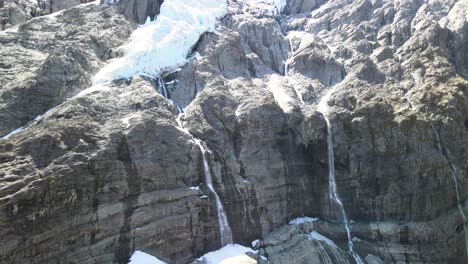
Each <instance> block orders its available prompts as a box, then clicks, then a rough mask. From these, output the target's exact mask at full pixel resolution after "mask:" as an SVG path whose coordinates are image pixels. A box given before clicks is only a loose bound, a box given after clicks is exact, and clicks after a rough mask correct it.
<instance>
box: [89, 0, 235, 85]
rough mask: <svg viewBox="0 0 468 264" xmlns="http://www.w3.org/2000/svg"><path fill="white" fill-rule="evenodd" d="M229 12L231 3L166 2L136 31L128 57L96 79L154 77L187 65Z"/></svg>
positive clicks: (127, 48) (211, 0)
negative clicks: (201, 40)
mask: <svg viewBox="0 0 468 264" xmlns="http://www.w3.org/2000/svg"><path fill="white" fill-rule="evenodd" d="M226 13H227V0H166V1H164V3H163V4H162V5H161V13H160V15H159V16H158V18H157V19H156V20H155V21H153V22H147V23H146V24H144V25H142V26H141V27H139V28H138V29H136V30H135V32H133V34H132V36H131V37H130V41H129V42H128V43H127V44H126V45H124V47H123V49H124V52H125V55H124V56H123V57H121V58H117V59H114V60H112V61H111V62H110V63H109V64H107V65H106V66H105V67H104V68H103V69H102V70H101V71H100V72H99V73H98V74H97V75H96V76H95V77H94V80H93V81H94V84H103V83H107V82H110V81H113V80H117V79H125V78H130V77H133V76H137V75H142V76H148V77H152V78H157V77H160V76H161V75H162V74H163V73H165V72H173V71H175V70H176V69H177V68H179V67H181V66H182V65H184V64H185V63H186V61H187V56H188V54H189V52H190V50H191V48H192V47H193V46H194V45H195V44H196V43H197V41H198V39H199V38H200V36H201V35H202V34H203V33H205V32H210V31H211V32H212V31H214V30H215V27H216V24H217V21H218V19H219V18H221V17H222V16H224V15H225V14H226Z"/></svg>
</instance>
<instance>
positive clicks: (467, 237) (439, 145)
mask: <svg viewBox="0 0 468 264" xmlns="http://www.w3.org/2000/svg"><path fill="white" fill-rule="evenodd" d="M405 98H406V100H407V101H408V104H409V106H410V108H411V109H415V107H414V105H413V102H412V101H411V99H410V97H409V95H408V94H405ZM429 124H430V125H431V128H432V132H433V133H434V135H435V138H436V143H437V149H438V151H439V153H440V154H441V155H442V156H443V157H444V158H445V159H446V160H447V163H448V166H449V169H450V175H452V179H453V184H454V188H455V194H456V197H457V207H458V211H459V212H460V215H461V218H462V220H463V233H464V235H465V249H466V254H467V255H468V229H467V227H466V224H467V218H466V214H465V211H464V210H463V207H462V199H461V195H460V187H459V184H458V177H457V173H456V169H455V166H454V165H453V164H452V162H451V161H450V159H449V157H448V156H447V155H446V153H445V151H444V148H443V147H442V140H441V139H440V136H439V133H438V132H437V130H436V129H435V127H434V125H433V124H432V122H430V121H429Z"/></svg>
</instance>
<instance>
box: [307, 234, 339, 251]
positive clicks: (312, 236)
mask: <svg viewBox="0 0 468 264" xmlns="http://www.w3.org/2000/svg"><path fill="white" fill-rule="evenodd" d="M307 237H308V238H309V239H310V240H318V241H323V242H325V243H327V244H328V245H330V246H332V247H334V248H337V247H338V246H337V245H336V244H335V242H333V241H332V240H331V239H329V238H328V237H326V236H324V235H322V234H320V233H319V232H316V231H312V233H310V234H308V235H307Z"/></svg>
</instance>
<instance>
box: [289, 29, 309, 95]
mask: <svg viewBox="0 0 468 264" xmlns="http://www.w3.org/2000/svg"><path fill="white" fill-rule="evenodd" d="M288 43H289V49H290V51H291V55H290V56H289V58H288V59H287V60H286V61H285V62H284V76H285V77H288V76H289V64H290V63H291V62H292V61H293V59H294V56H295V55H294V46H293V43H292V40H291V38H288ZM292 87H293V89H294V92H295V93H296V95H297V98H299V101H300V102H301V104H305V102H304V99H303V98H302V94H300V93H299V91H298V90H297V88H296V86H295V85H292Z"/></svg>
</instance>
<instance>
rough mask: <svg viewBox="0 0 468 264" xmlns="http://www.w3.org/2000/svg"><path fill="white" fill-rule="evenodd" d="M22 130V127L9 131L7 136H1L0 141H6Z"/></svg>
mask: <svg viewBox="0 0 468 264" xmlns="http://www.w3.org/2000/svg"><path fill="white" fill-rule="evenodd" d="M23 130H24V127H20V128H17V129H15V130H13V131H11V132H10V133H9V134H7V135H5V136H3V137H2V138H0V140H4V139H8V138H9V137H11V136H13V135H14V134H18V133H20V132H21V131H23Z"/></svg>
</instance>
